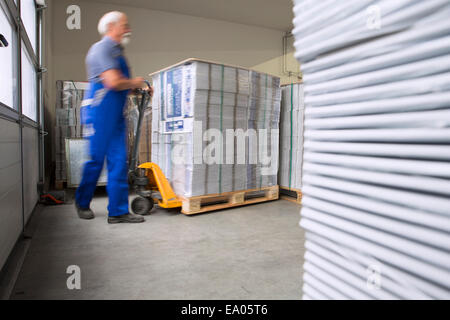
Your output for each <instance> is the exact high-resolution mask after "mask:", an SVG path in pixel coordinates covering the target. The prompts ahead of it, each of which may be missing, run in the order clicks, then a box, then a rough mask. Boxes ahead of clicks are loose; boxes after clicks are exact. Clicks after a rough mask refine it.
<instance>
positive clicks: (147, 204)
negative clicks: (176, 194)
mask: <svg viewBox="0 0 450 320" xmlns="http://www.w3.org/2000/svg"><path fill="white" fill-rule="evenodd" d="M154 205H155V202H154V201H153V199H152V198H144V197H137V198H135V199H134V200H133V201H132V202H131V210H133V212H134V213H135V214H138V215H141V216H146V215H149V214H150V211H152V209H153V206H154Z"/></svg>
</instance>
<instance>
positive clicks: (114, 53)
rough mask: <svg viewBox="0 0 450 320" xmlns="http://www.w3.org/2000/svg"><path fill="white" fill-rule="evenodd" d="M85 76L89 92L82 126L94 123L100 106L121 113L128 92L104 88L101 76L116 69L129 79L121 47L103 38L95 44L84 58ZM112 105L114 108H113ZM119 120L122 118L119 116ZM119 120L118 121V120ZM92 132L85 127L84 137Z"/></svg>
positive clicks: (84, 107)
mask: <svg viewBox="0 0 450 320" xmlns="http://www.w3.org/2000/svg"><path fill="white" fill-rule="evenodd" d="M86 67H87V74H88V79H89V83H90V90H89V91H88V92H86V96H85V99H84V101H83V104H82V106H83V108H82V109H81V118H82V123H83V124H84V125H89V124H91V123H93V122H94V120H95V117H96V115H97V114H99V112H100V114H101V113H102V111H101V110H96V109H98V106H100V105H101V104H106V105H109V107H107V110H109V111H113V112H114V111H117V112H120V114H121V113H122V112H123V107H124V106H125V102H126V97H127V95H128V92H129V90H123V91H115V90H111V89H109V88H106V87H105V86H104V85H103V82H102V80H103V79H101V74H102V73H103V72H105V71H107V70H111V69H116V70H118V71H120V72H121V73H122V74H123V76H124V77H126V78H129V77H130V72H129V68H128V64H127V61H126V59H125V57H124V55H123V47H122V46H121V45H120V44H119V43H117V42H115V41H114V40H112V39H111V38H110V37H108V36H105V37H103V39H102V40H100V41H99V42H97V43H95V44H94V45H93V46H92V47H91V49H89V52H88V54H87V56H86ZM113 105H114V106H116V105H117V106H116V107H115V108H113ZM119 118H122V117H121V116H120V117H119ZM119 120H120V119H119ZM91 134H92V130H89V128H87V127H86V136H90V135H91Z"/></svg>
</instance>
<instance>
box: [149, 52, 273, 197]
mask: <svg viewBox="0 0 450 320" xmlns="http://www.w3.org/2000/svg"><path fill="white" fill-rule="evenodd" d="M152 77H153V86H154V90H155V94H154V98H153V127H152V131H153V133H152V161H153V162H155V163H157V164H158V165H159V166H160V167H161V169H162V170H163V172H164V174H165V175H166V177H167V178H168V179H169V181H170V182H171V183H172V187H173V188H174V191H175V193H176V194H178V195H180V196H183V197H192V196H200V195H208V194H220V193H225V192H231V191H241V190H247V189H259V188H262V187H269V186H275V185H277V168H278V147H279V146H278V135H277V133H275V134H273V137H272V134H271V129H275V130H278V126H279V114H280V100H281V89H280V79H279V78H277V77H272V76H269V75H266V74H261V73H258V72H255V71H250V70H247V69H244V68H239V67H231V66H224V65H221V64H216V63H209V62H203V61H198V60H193V61H190V62H189V63H184V64H180V65H177V66H174V67H172V68H169V69H167V70H165V71H162V72H158V73H156V74H154V75H152ZM196 125H197V126H198V127H199V129H200V131H201V132H202V135H201V136H200V137H195V136H194V126H196ZM238 129H240V130H241V131H242V132H244V134H248V131H247V130H248V129H254V130H257V131H258V130H260V129H266V130H267V131H268V132H269V134H268V136H267V137H265V140H264V141H260V142H261V143H260V145H262V146H263V147H266V149H267V152H266V153H267V154H268V156H269V157H270V159H272V160H273V161H272V163H271V165H272V168H271V170H269V171H270V172H269V173H267V172H266V171H267V166H268V165H267V164H262V163H255V164H250V163H249V162H248V160H249V159H251V158H252V157H253V156H255V155H257V154H258V152H259V145H253V146H251V145H250V143H248V141H249V138H245V141H246V145H245V146H246V147H245V149H244V151H243V152H244V153H245V154H242V152H241V154H239V153H240V151H239V150H240V149H239V150H237V140H238V138H236V137H235V135H234V134H235V133H236V132H237V131H236V130H238ZM207 131H208V132H210V133H206V132H207ZM230 131H231V132H232V134H233V136H230V137H229V138H228V139H227V132H230ZM208 134H211V135H213V136H214V137H216V135H218V136H221V137H222V138H221V139H219V140H220V141H219V142H220V143H219V142H218V143H219V144H218V148H217V151H212V152H211V153H209V152H208V151H209V149H208V145H209V144H210V143H211V142H213V141H215V140H214V139H215V138H213V137H212V136H208ZM203 135H206V138H210V140H209V141H205V139H203V138H204V137H203ZM229 139H233V141H234V142H233V141H231V140H229ZM230 143H232V144H234V148H232V147H229V145H230ZM196 146H197V147H198V148H199V149H200V153H199V152H196V151H195V150H194V149H195V148H196ZM227 146H228V148H227ZM174 158H176V159H180V158H181V159H183V161H181V163H178V162H180V161H178V160H177V161H174ZM238 158H240V159H243V160H244V161H243V162H238V161H237V159H238ZM273 167H275V168H273ZM264 169H266V170H264Z"/></svg>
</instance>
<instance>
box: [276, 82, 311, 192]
mask: <svg viewBox="0 0 450 320" xmlns="http://www.w3.org/2000/svg"><path fill="white" fill-rule="evenodd" d="M304 113H305V103H304V93H303V84H302V83H292V84H289V85H286V86H282V99H281V113H280V167H279V171H278V180H279V181H278V184H279V185H280V187H283V188H285V189H297V190H301V188H302V165H303V121H304Z"/></svg>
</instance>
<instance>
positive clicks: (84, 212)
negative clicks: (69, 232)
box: [75, 202, 95, 220]
mask: <svg viewBox="0 0 450 320" xmlns="http://www.w3.org/2000/svg"><path fill="white" fill-rule="evenodd" d="M75 208H76V209H77V213H78V217H80V219H85V220H91V219H94V218H95V215H94V212H92V210H91V209H90V208H88V209H83V208H81V207H80V206H79V205H78V204H77V203H76V202H75Z"/></svg>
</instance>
